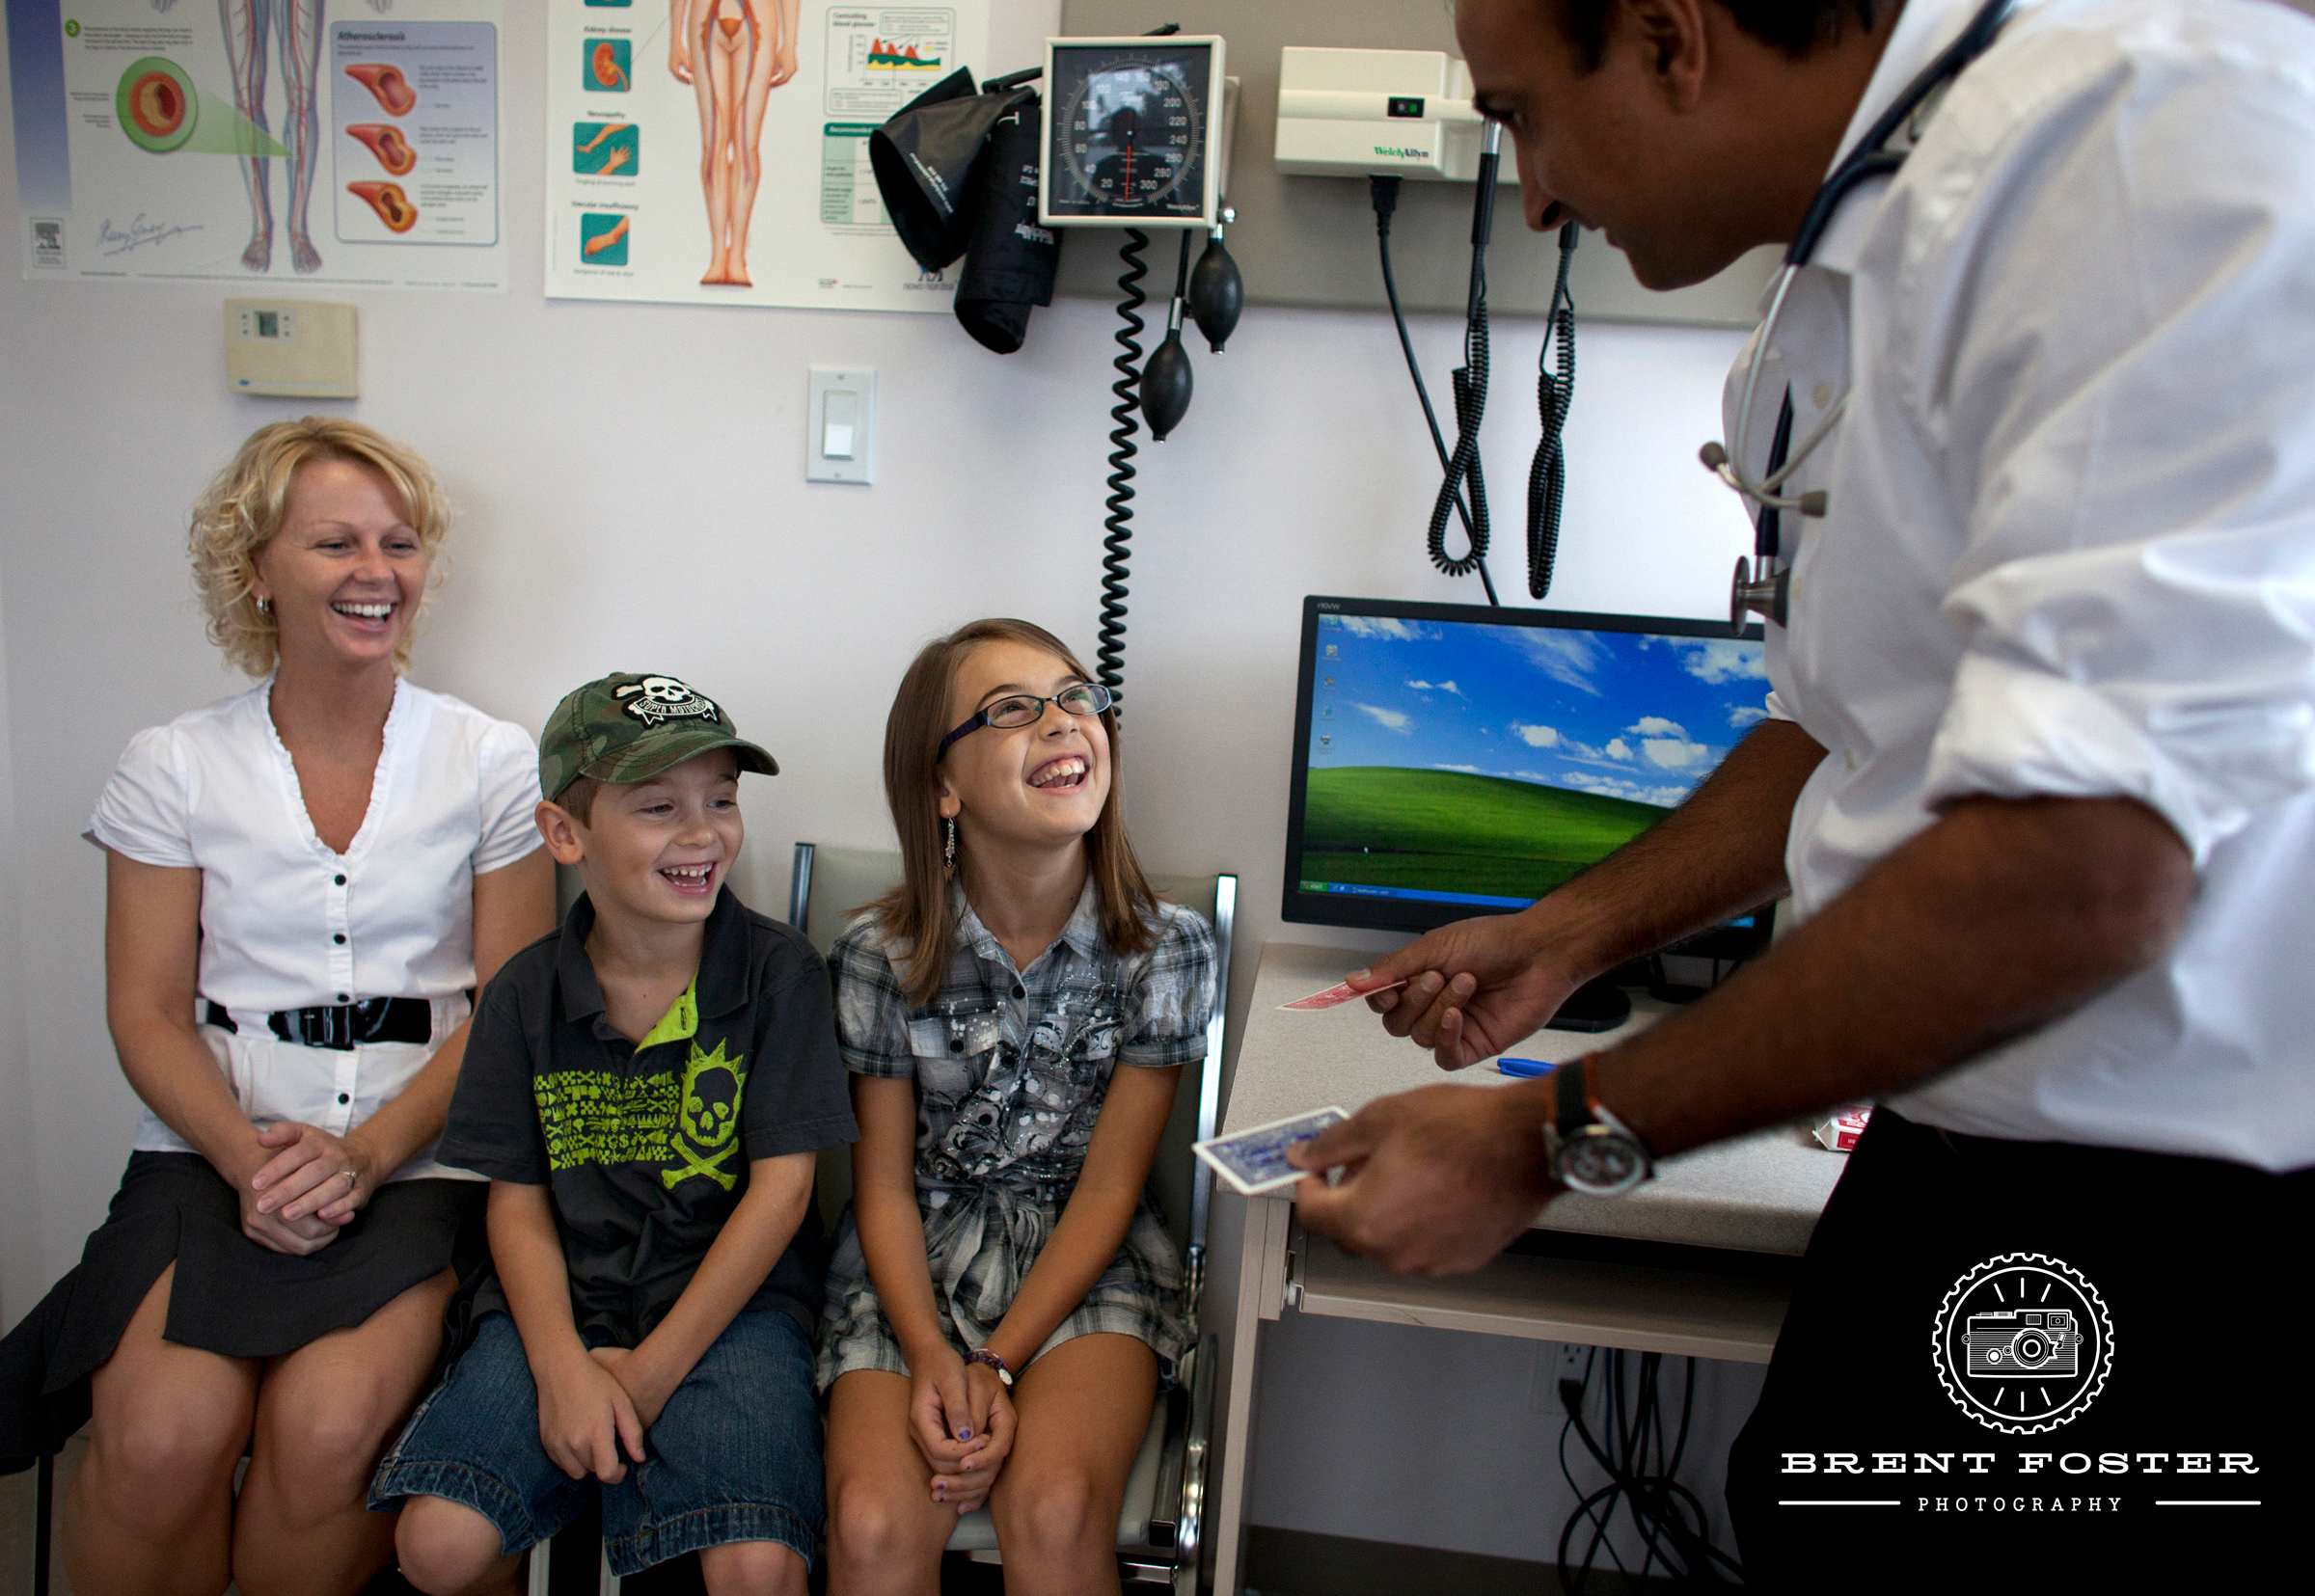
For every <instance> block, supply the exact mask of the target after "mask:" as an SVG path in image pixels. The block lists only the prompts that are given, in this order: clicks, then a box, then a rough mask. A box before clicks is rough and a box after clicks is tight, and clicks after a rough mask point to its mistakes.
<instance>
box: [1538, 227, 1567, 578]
mask: <svg viewBox="0 0 2315 1596" xmlns="http://www.w3.org/2000/svg"><path fill="white" fill-rule="evenodd" d="M1578 231H1579V229H1578V228H1577V227H1576V225H1575V224H1574V223H1573V222H1569V223H1567V224H1566V226H1564V227H1562V228H1561V229H1560V275H1559V279H1558V281H1557V282H1555V283H1554V284H1552V289H1551V309H1550V310H1549V311H1547V312H1546V313H1545V315H1544V320H1543V347H1542V348H1541V349H1539V350H1538V351H1537V353H1536V408H1537V410H1538V411H1539V412H1540V413H1541V415H1542V419H1543V435H1542V437H1541V438H1540V439H1539V441H1538V443H1537V444H1536V457H1535V460H1534V462H1533V463H1532V464H1531V465H1530V466H1529V467H1528V469H1527V593H1528V597H1530V598H1535V599H1539V598H1541V597H1543V596H1544V595H1545V594H1546V593H1549V592H1550V591H1551V572H1552V566H1553V565H1554V564H1555V563H1556V562H1557V561H1558V559H1559V555H1560V502H1561V500H1562V499H1563V498H1565V497H1566V491H1567V450H1566V444H1565V442H1564V441H1563V439H1562V437H1561V433H1562V432H1563V431H1564V430H1565V428H1566V425H1567V412H1568V411H1569V410H1570V409H1571V408H1573V406H1574V404H1575V301H1574V300H1572V299H1570V298H1569V297H1568V294H1567V269H1568V267H1569V266H1571V265H1573V264H1574V261H1575V240H1576V235H1577V233H1578ZM1555 342H1556V343H1557V345H1558V348H1559V358H1558V362H1557V364H1558V365H1559V375H1558V376H1557V377H1554V376H1553V375H1552V373H1551V364H1550V363H1551V353H1552V348H1553V345H1554V343H1555Z"/></svg>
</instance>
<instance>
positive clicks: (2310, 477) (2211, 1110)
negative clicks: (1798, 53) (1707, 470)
mask: <svg viewBox="0 0 2315 1596" xmlns="http://www.w3.org/2000/svg"><path fill="white" fill-rule="evenodd" d="M1975 10H1976V7H1975V4H1974V3H1969V0H1910V3H1909V4H1907V5H1906V7H1905V9H1904V10H1903V12H1902V13H1901V14H1899V17H1898V20H1897V23H1896V26H1895V29H1894V31H1893V36H1892V38H1891V40H1890V42H1889V44H1888V46H1887V50H1886V53H1885V55H1884V57H1883V59H1882V61H1881V63H1880V65H1879V68H1878V69H1877V70H1876V71H1875V73H1874V76H1873V79H1872V82H1871V85H1870V87H1869V89H1868V91H1867V93H1866V97H1865V99H1864V101H1863V103H1862V104H1861V105H1860V106H1859V108H1858V111H1857V115H1856V120H1855V122H1853V123H1852V125H1851V127H1850V130H1849V133H1848V135H1847V136H1846V138H1844V140H1843V149H1846V148H1847V147H1848V145H1849V144H1850V143H1851V142H1853V141H1854V140H1855V139H1856V138H1857V137H1858V136H1859V135H1861V134H1862V133H1863V132H1864V130H1865V128H1866V125H1867V124H1868V123H1869V122H1871V121H1872V120H1873V119H1874V118H1875V117H1876V116H1877V115H1878V114H1879V113H1880V111H1881V110H1882V109H1883V108H1884V107H1886V106H1887V105H1888V104H1889V103H1890V102H1891V101H1892V100H1893V99H1894V98H1895V97H1896V95H1897V94H1898V92H1899V91H1900V89H1901V88H1902V87H1903V86H1904V85H1905V84H1906V83H1907V82H1908V81H1910V80H1911V79H1912V78H1913V77H1914V75H1915V74H1916V73H1917V72H1919V71H1920V68H1922V67H1924V66H1925V65H1927V63H1928V62H1929V60H1930V58H1931V57H1932V56H1933V55H1934V54H1935V53H1936V52H1937V51H1938V50H1939V49H1940V48H1941V47H1942V46H1943V45H1944V44H1945V43H1946V42H1947V41H1948V40H1950V39H1951V38H1952V37H1954V36H1955V35H1956V34H1958V33H1959V31H1960V30H1961V28H1962V26H1963V25H1964V23H1965V22H1967V21H1968V19H1969V18H1970V16H1971V15H1972V14H1974V13H1975ZM1748 353H1749V351H1748ZM1742 375H1743V367H1742V364H1741V362H1740V364H1739V366H1738V368H1737V370H1736V372H1735V373H1734V374H1733V375H1732V376H1731V378H1730V381H1729V387H1728V390H1727V406H1728V409H1729V412H1730V414H1729V416H1728V417H1727V424H1728V426H1729V433H1728V434H1727V436H1729V437H1730V438H1731V439H1732V438H1734V437H1735V436H1736V423H1737V418H1736V417H1735V416H1734V414H1733V411H1734V410H1735V408H1736V406H1737V404H1738V399H1739V394H1740V392H1741V387H1742ZM1788 387H1789V391H1790V392H1791V394H1792V397H1793V402H1794V405H1795V409H1796V416H1795V425H1794V436H1795V437H1796V438H1806V436H1807V435H1808V433H1809V432H1810V430H1811V427H1812V425H1813V424H1814V419H1815V418H1816V417H1818V416H1821V415H1822V414H1823V413H1824V411H1825V408H1826V407H1827V406H1829V405H1831V404H1833V403H1835V402H1837V401H1838V397H1839V395H1840V394H1841V393H1842V392H1846V393H1847V395H1848V398H1847V403H1846V408H1845V410H1844V412H1843V413H1842V415H1841V418H1840V420H1839V422H1838V428H1837V430H1836V431H1835V432H1834V434H1833V435H1832V438H1831V440H1830V441H1829V442H1828V443H1827V445H1826V446H1824V447H1823V448H1822V449H1820V450H1819V451H1818V452H1817V453H1816V454H1815V455H1813V456H1812V457H1811V459H1810V460H1809V461H1808V462H1807V463H1806V465H1805V466H1804V467H1803V468H1802V469H1801V471H1800V472H1799V473H1798V474H1797V476H1796V478H1795V480H1796V482H1797V483H1798V484H1799V485H1800V486H1803V487H1808V488H1820V489H1822V490H1824V491H1825V493H1826V494H1827V495H1828V513H1827V515H1826V516H1825V517H1824V518H1823V519H1821V520H1818V519H1810V518H1803V517H1800V516H1797V515H1794V514H1792V513H1789V512H1787V513H1786V514H1785V516H1784V539H1785V544H1786V548H1787V550H1788V551H1792V550H1793V549H1794V547H1795V545H1796V544H1797V553H1795V555H1794V567H1793V580H1792V591H1791V604H1790V628H1789V631H1786V630H1783V629H1780V628H1777V627H1773V626H1772V627H1771V628H1769V633H1768V636H1769V646H1768V657H1769V674H1770V680H1771V683H1772V685H1773V687H1774V692H1773V694H1772V695H1771V697H1770V700H1769V707H1770V711H1771V713H1772V714H1774V715H1777V716H1779V717H1788V718H1790V719H1793V720H1795V721H1797V722H1799V723H1800V725H1801V726H1802V727H1803V728H1804V729H1806V730H1807V731H1808V732H1809V733H1810V734H1811V736H1812V737H1814V738H1815V739H1816V740H1817V741H1818V742H1819V743H1821V744H1824V746H1825V747H1826V749H1827V750H1828V757H1827V759H1826V760H1825V762H1824V764H1823V765H1822V766H1821V767H1820V768H1819V769H1818V771H1816V772H1815V774H1814V776H1813V777H1812V779H1811V781H1810V782H1809V784H1808V786H1807V788H1806V789H1805V790H1804V792H1803V793H1802V795H1801V798H1800V801H1799V803H1798V805H1797V807H1796V809H1795V812H1794V816H1793V824H1792V830H1791V835H1790V838H1789V842H1788V847H1787V854H1786V863H1787V867H1788V871H1789V874H1790V878H1791V881H1792V885H1793V893H1794V906H1795V907H1796V908H1797V910H1798V912H1799V914H1800V915H1801V916H1803V917H1806V916H1807V915H1809V914H1811V913H1813V912H1815V911H1816V910H1818V909H1820V908H1821V907H1823V906H1824V905H1825V904H1826V903H1827V902H1828V901H1830V900H1831V899H1832V898H1834V897H1835V896H1836V895H1838V893H1840V892H1841V891H1843V890H1844V889H1845V888H1847V887H1848V886H1849V885H1850V884H1851V883H1852V882H1854V881H1855V880H1856V879H1858V878H1859V877H1860V876H1861V875H1863V874H1864V873H1865V872H1866V870H1868V869H1869V868H1870V867H1871V866H1872V865H1873V864H1875V863H1876V862H1877V861H1879V860H1880V859H1882V858H1884V857H1886V856H1887V855H1888V854H1889V853H1890V852H1893V850H1894V849H1896V848H1897V847H1898V846H1899V845H1900V844H1902V843H1903V842H1905V841H1906V840H1907V839H1908V838H1909V837H1911V836H1913V835H1915V834H1916V833H1918V832H1919V831H1920V830H1921V829H1922V828H1923V827H1925V826H1927V825H1930V824H1931V822H1932V821H1933V820H1934V819H1935V817H1936V816H1937V814H1938V813H1939V811H1940V809H1941V807H1942V806H1944V805H1947V804H1949V803H1951V802H1953V801H1955V800H1957V799H1961V798H1970V797H1972V796H1979V795H1983V796H1992V797H1997V798H2030V797H2043V796H2048V797H2058V798H2108V797H2115V796H2121V797H2127V798H2136V799H2138V800H2139V801H2140V802H2142V803H2144V804H2146V805H2147V806H2148V807H2150V808H2151V809H2153V810H2154V811H2155V812H2156V813H2157V814H2159V815H2160V816H2162V817H2163V819H2165V821H2167V822H2168V823H2169V824H2170V825H2172V826H2173V827H2174V828H2175V829H2176V830H2177V832H2178V835H2179V837H2180V838H2181V839H2182V840H2183V842H2184V843H2185V845H2186V847H2187V848H2188V850H2189V851H2190V852H2191V853H2192V859H2193V864H2194V869H2195V872H2196V876H2197V888H2196V894H2195V898H2194V902H2193V906H2192V911H2191V914H2190V917H2189V919H2188V921H2187V925H2186V929H2185V932H2184V933H2183V935H2182V936H2181V937H2180V939H2179V940H2178V942H2177V943H2176V945H2175V946H2174V947H2173V948H2172V949H2171V950H2170V952H2169V953H2168V954H2167V955H2166V956H2165V958H2163V959H2162V960H2160V961H2159V962H2157V963H2156V964H2155V965H2154V966H2153V967H2152V968H2149V969H2147V970H2145V971H2143V972H2141V973H2139V974H2138V975H2136V976H2134V977H2132V978H2131V979H2129V980H2128V981H2125V982H2123V983H2122V984H2121V985H2119V986H2118V987H2114V988H2112V989H2111V990H2110V991H2108V992H2107V993H2105V994H2104V995H2102V996H2100V997H2098V998H2097V999H2095V1000H2094V1001H2092V1002H2091V1003H2089V1004H2088V1005H2086V1006H2085V1007H2083V1009H2081V1010H2080V1011H2078V1012H2077V1013H2075V1014H2071V1015H2069V1016H2067V1017H2066V1018H2064V1019H2061V1020H2059V1021H2057V1022H2056V1023H2055V1024H2053V1025H2050V1026H2048V1027H2047V1028H2045V1029H2043V1030H2041V1031H2038V1032H2036V1033H2034V1034H2032V1035H2030V1036H2029V1037H2027V1038H2025V1039H2023V1040H2021V1041H2015V1042H2012V1043H2010V1044H2008V1045H2005V1046H2002V1047H2001V1048H1999V1049H1997V1050H1995V1051H1993V1052H1992V1053H1989V1054H1987V1055H1985V1056H1984V1057H1982V1058H1981V1059H1979V1060H1977V1061H1975V1062H1973V1063H1972V1064H1970V1065H1968V1066H1966V1067H1964V1068H1962V1069H1957V1070H1954V1071H1951V1072H1949V1073H1947V1074H1946V1075H1943V1076H1941V1077H1939V1078H1937V1079H1935V1080H1933V1081H1931V1082H1930V1083H1928V1084H1927V1085H1924V1086H1921V1087H1919V1088H1917V1089H1915V1090H1913V1091H1910V1092H1907V1093H1904V1094H1902V1095H1899V1096H1895V1097H1893V1098H1892V1099H1891V1103H1892V1106H1893V1107H1894V1108H1895V1109H1896V1110H1897V1111H1898V1112H1899V1113H1902V1114H1904V1115H1905V1116H1906V1117H1908V1118H1909V1119H1913V1120H1915V1121H1918V1122H1920V1123H1926V1124H1931V1125H1938V1126H1943V1127H1945V1128H1947V1129H1950V1130H1956V1131H1967V1132H1974V1133H1976V1134H1981V1135H1986V1136H1996V1137H2007V1138H2021V1139H2037V1140H2042V1139H2046V1140H2058V1141H2066V1142H2077V1143H2088V1144H2096V1145H2107V1146H2115V1147H2127V1148H2143V1149H2153V1150H2164V1151H2170V1152H2179V1153H2192V1154H2199V1155H2205V1156H2211V1157H2217V1158H2224V1159H2231V1160H2234V1161H2237V1162H2241V1163H2247V1164H2251V1165H2255V1166H2258V1167H2261V1168H2265V1169H2270V1170H2284V1169H2291V1168H2296V1167H2300V1166H2303V1165H2306V1164H2309V1163H2315V24H2310V22H2309V21H2308V19H2307V18H2306V17H2305V16H2302V15H2300V14H2295V13H2293V12H2290V11H2287V10H2285V9H2283V8H2281V7H2279V6H2274V5H2272V4H2267V3H2263V0H2198V3H2195V4H2192V5H2181V4H2177V3H2175V0H2043V3H2040V4H2029V5H2026V6H2022V7H2021V8H2020V9H2019V11H2018V13H2017V14H2016V15H2014V16H2013V17H2012V18H2011V20H2010V21H2009V23H2008V24H2007V26H2006V27H2005V28H2004V29H2003V31H2002V35H2001V37H2000V38H1999V39H1998V40H1997V41H1996V42H1995V44H1994V46H1993V48H1992V49H1991V50H1990V51H1989V52H1988V53H1987V54H1986V55H1985V56H1983V57H1981V58H1980V59H1979V60H1978V61H1977V62H1976V63H1975V65H1974V66H1972V67H1970V68H1968V70H1967V71H1966V72H1965V73H1963V75H1962V76H1961V77H1960V79H1959V80H1958V82H1957V83H1956V84H1955V85H1954V86H1953V87H1952V88H1951V89H1950V91H1949V92H1947V94H1946V95H1945V96H1944V98H1943V100H1942V102H1940V103H1938V104H1937V105H1936V106H1935V108H1934V110H1933V112H1932V114H1931V115H1930V117H1929V120H1928V122H1927V123H1926V125H1925V127H1924V128H1923V129H1922V130H1921V133H1920V142H1919V144H1918V145H1917V146H1916V148H1915V149H1914V150H1913V152H1912V154H1911V156H1910V158H1909V159H1908V160H1907V161H1906V163H1905V165H1904V166H1903V168H1902V169H1901V170H1900V171H1899V172H1898V173H1897V175H1896V176H1893V177H1892V178H1887V179H1883V180H1881V181H1878V182H1876V183H1874V184H1871V185H1868V186H1866V187H1865V188H1863V189H1861V190H1859V191H1858V192H1857V193H1855V194H1854V195H1853V196H1852V197H1851V198H1850V199H1849V200H1848V202H1847V203H1845V204H1844V205H1843V207H1842V208H1841V210H1840V211H1839V212H1838V214H1837V216H1836V218H1835V220H1834V222H1833V225H1832V227H1831V229H1830V230H1829V231H1828V232H1827V234H1826V236H1825V237H1824V239H1823V241H1822V242H1821V244H1820V245H1819V246H1818V248H1817V250H1816V252H1815V254H1814V256H1813V257H1812V264H1811V266H1810V267H1809V268H1808V269H1807V270H1805V271H1803V272H1802V273H1801V274H1800V276H1799V279H1798V280H1797V282H1796V284H1795V286H1794V290H1793V295H1792V298H1791V300H1790V302H1789V303H1788V305H1787V308H1786V311H1785V313H1784V319H1783V322H1782V324H1781V325H1780V327H1779V328H1778V330H1777V338H1776V346H1775V347H1774V348H1772V349H1770V350H1768V351H1767V353H1766V365H1764V367H1763V375H1762V378H1761V381H1760V385H1759V389H1758V392H1757V398H1756V403H1755V411H1756V414H1755V416H1754V418H1753V426H1752V428H1751V443H1750V447H1751V450H1752V452H1753V454H1754V456H1755V457H1754V458H1752V459H1750V460H1747V461H1746V462H1744V464H1745V466H1746V468H1747V469H1748V470H1749V471H1750V472H1752V473H1755V474H1757V473H1759V472H1760V470H1761V469H1762V467H1763V465H1764V463H1765V462H1764V458H1763V457H1764V456H1765V454H1766V452H1767V445H1768V441H1769V439H1770V437H1771V435H1772V433H1773V431H1774V425H1775V414H1776V407H1777V405H1778V402H1779V400H1780V398H1781V397H1782V396H1783V394H1784V392H1786V391H1787V388H1788ZM1920 953H1921V957H1922V959H1923V960H1933V959H1934V958H1935V956H1936V955H1935V950H1934V949H1927V948H1925V949H1922V950H1920Z"/></svg>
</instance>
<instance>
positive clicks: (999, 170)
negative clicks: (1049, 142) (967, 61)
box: [957, 89, 1061, 355]
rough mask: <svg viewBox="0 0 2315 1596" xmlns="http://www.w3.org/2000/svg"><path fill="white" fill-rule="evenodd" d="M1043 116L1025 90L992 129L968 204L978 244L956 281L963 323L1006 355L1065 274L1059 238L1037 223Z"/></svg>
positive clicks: (987, 345)
mask: <svg viewBox="0 0 2315 1596" xmlns="http://www.w3.org/2000/svg"><path fill="white" fill-rule="evenodd" d="M984 97H994V96H984ZM1037 112H1038V99H1037V95H1036V93H1035V92H1034V91H1033V90H1025V89H1024V90H1021V91H1020V92H1019V93H1017V94H1015V95H1012V96H1011V103H1010V105H1009V106H1008V107H1007V108H1006V110H1005V112H1004V114H1003V115H1002V116H1001V117H1000V118H999V119H998V121H997V122H996V125H995V126H994V127H993V128H992V129H991V130H990V133H989V145H988V153H987V156H986V157H985V158H984V159H983V161H982V163H981V169H980V173H979V177H978V181H977V182H976V184H975V191H974V196H973V200H972V203H971V205H970V209H971V210H972V212H973V225H972V244H971V247H970V248H969V249H967V251H966V253H965V272H964V275H963V276H962V277H961V278H960V279H959V280H958V283H957V320H958V321H960V322H962V323H963V324H964V327H965V331H967V333H970V334H971V335H972V336H973V338H975V339H976V340H977V341H978V342H979V343H980V344H981V345H982V346H983V347H984V348H988V349H994V350H995V351H996V352H997V353H998V354H1000V355H1010V354H1012V353H1013V352H1014V351H1015V350H1017V349H1019V348H1020V347H1021V340H1022V338H1024V337H1026V336H1027V333H1028V324H1029V311H1030V310H1031V309H1032V308H1033V307H1035V306H1039V305H1050V304H1051V303H1052V302H1053V279H1054V276H1055V274H1057V273H1058V272H1059V271H1060V269H1061V238H1060V235H1059V234H1058V233H1056V232H1054V231H1053V230H1051V229H1050V228H1046V227H1041V226H1039V225H1038V221H1037V169H1038V162H1039V158H1040V155H1041V153H1042V152H1041V150H1040V149H1039V143H1040V136H1041V135H1040V131H1039V122H1038V115H1037Z"/></svg>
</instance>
